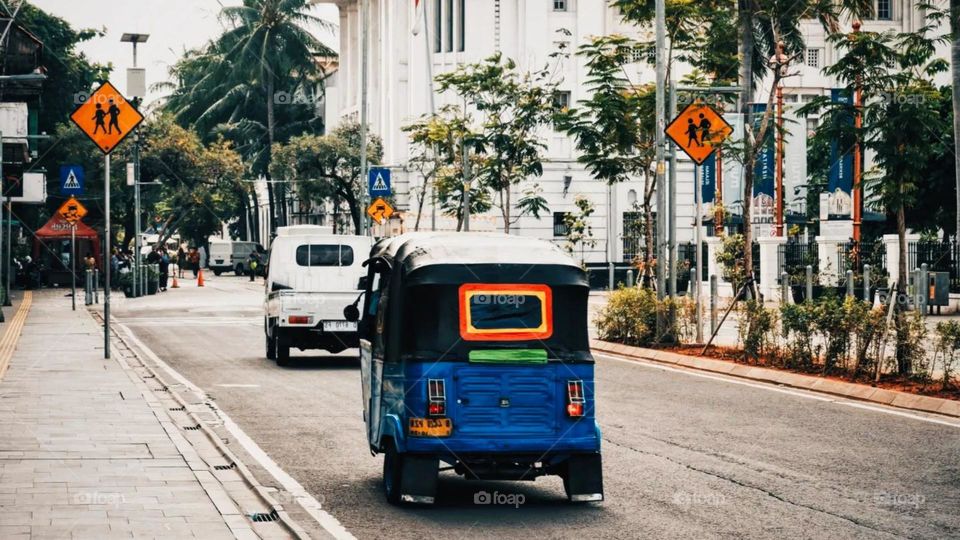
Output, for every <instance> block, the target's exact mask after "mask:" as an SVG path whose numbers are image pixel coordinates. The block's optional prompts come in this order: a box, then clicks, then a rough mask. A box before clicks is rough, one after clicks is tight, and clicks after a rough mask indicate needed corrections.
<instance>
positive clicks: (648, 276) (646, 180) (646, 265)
mask: <svg viewBox="0 0 960 540" xmlns="http://www.w3.org/2000/svg"><path fill="white" fill-rule="evenodd" d="M656 183H657V177H656V176H654V177H653V182H651V181H650V171H649V170H645V171H644V173H643V226H644V229H645V230H644V237H645V238H644V243H645V248H644V252H643V280H642V282H643V284H644V285H645V286H649V285H650V284H651V283H653V282H654V276H653V261H654V258H655V257H656V254H655V253H654V249H656V248H655V242H654V239H653V204H651V203H652V202H653V194H654V191H655V189H656ZM660 234H663V233H662V232H661V233H660Z"/></svg>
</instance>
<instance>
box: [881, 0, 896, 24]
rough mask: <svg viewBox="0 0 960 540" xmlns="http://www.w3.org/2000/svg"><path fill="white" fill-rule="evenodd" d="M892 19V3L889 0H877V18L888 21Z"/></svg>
mask: <svg viewBox="0 0 960 540" xmlns="http://www.w3.org/2000/svg"><path fill="white" fill-rule="evenodd" d="M891 19H893V5H892V2H891V1H890V0H877V20H880V21H889V20H891Z"/></svg>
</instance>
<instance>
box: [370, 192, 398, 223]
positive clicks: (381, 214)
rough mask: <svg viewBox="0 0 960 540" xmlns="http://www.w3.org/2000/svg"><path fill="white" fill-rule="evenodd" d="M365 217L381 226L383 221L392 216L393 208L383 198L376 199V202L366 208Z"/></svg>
mask: <svg viewBox="0 0 960 540" xmlns="http://www.w3.org/2000/svg"><path fill="white" fill-rule="evenodd" d="M367 215H369V216H370V217H372V218H373V220H374V221H376V222H377V223H379V224H382V223H383V220H385V219H390V216H392V215H393V207H392V206H390V203H388V202H387V201H385V200H384V199H383V197H377V200H375V201H373V203H372V204H371V205H370V206H369V207H367Z"/></svg>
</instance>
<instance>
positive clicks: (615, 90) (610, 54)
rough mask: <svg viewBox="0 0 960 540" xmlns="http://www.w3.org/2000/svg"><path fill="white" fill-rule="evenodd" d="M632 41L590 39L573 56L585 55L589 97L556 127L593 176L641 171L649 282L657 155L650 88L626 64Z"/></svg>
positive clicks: (620, 177)
mask: <svg viewBox="0 0 960 540" xmlns="http://www.w3.org/2000/svg"><path fill="white" fill-rule="evenodd" d="M635 48H636V43H635V42H634V41H632V40H630V39H629V38H626V37H624V36H621V35H610V36H601V37H595V38H592V39H591V40H590V41H589V42H588V43H585V44H584V45H581V46H580V48H579V50H578V51H577V56H579V57H582V58H584V59H585V60H586V66H587V89H588V90H589V92H590V97H589V98H588V99H585V100H581V101H579V102H578V103H577V105H576V106H575V107H574V108H571V109H569V110H565V111H560V113H558V114H557V126H558V128H559V129H560V130H561V131H564V132H566V133H568V134H569V135H571V136H573V138H574V140H575V141H576V148H577V150H578V156H577V161H579V162H580V163H583V164H584V165H585V166H586V167H587V170H589V171H590V173H591V174H592V175H593V177H594V178H596V179H597V180H601V181H603V182H605V183H607V184H618V183H620V182H623V181H626V180H629V179H631V178H634V177H636V176H637V175H642V176H643V178H644V190H643V191H644V196H643V200H642V205H641V206H642V209H643V212H644V221H645V225H646V231H645V234H644V236H645V239H646V245H645V249H644V260H643V262H644V264H643V269H644V270H643V271H644V278H645V279H644V281H645V282H650V281H651V280H650V277H651V273H652V271H653V268H654V264H653V258H654V257H655V253H654V246H653V206H652V201H653V195H654V192H655V189H656V176H655V175H653V174H652V165H653V162H654V160H655V158H656V154H655V136H654V129H655V127H654V126H655V116H654V105H655V102H654V97H655V96H654V91H653V87H652V86H649V85H648V86H644V87H641V88H637V87H635V86H634V84H633V83H632V82H631V81H630V79H629V78H628V77H627V72H626V70H625V69H624V66H625V65H626V64H628V63H630V62H631V61H632V51H633V50H635Z"/></svg>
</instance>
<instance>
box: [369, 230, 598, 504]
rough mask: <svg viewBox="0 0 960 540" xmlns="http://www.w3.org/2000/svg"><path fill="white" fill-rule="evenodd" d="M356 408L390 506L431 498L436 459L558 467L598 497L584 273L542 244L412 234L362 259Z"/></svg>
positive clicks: (575, 488) (490, 469)
mask: <svg viewBox="0 0 960 540" xmlns="http://www.w3.org/2000/svg"><path fill="white" fill-rule="evenodd" d="M365 264H366V265H367V266H368V275H367V279H366V280H365V282H366V286H367V290H366V294H365V295H364V305H363V310H362V312H361V313H360V314H359V316H360V333H361V346H360V349H361V353H360V357H361V373H362V383H363V414H364V420H365V421H366V428H367V437H368V441H369V444H370V450H371V452H372V453H373V454H378V453H382V454H384V462H383V484H384V490H385V491H386V496H387V500H388V501H390V502H391V503H394V504H398V503H420V504H431V503H433V502H434V500H435V497H436V492H437V480H438V479H437V475H438V473H439V470H440V463H441V462H443V463H445V464H447V466H449V467H450V468H452V470H454V471H456V472H457V473H459V474H461V475H463V476H465V477H466V478H468V479H483V480H534V479H535V478H537V477H538V476H543V475H559V476H561V477H562V478H563V485H564V488H565V490H566V493H567V497H568V499H569V500H570V501H574V502H587V501H601V500H603V472H602V466H601V458H600V428H599V426H598V424H597V422H596V418H595V415H594V412H595V399H594V396H595V394H594V390H595V386H594V375H593V373H594V360H593V356H592V355H591V353H590V344H589V337H588V333H587V299H588V295H589V287H588V285H587V279H586V275H585V273H584V271H583V270H582V269H581V268H580V266H578V265H577V264H576V263H575V262H574V261H573V260H572V259H571V258H570V257H569V256H567V254H565V253H564V252H563V251H561V250H560V249H559V248H558V247H556V246H555V245H553V244H550V243H548V242H543V241H540V240H536V239H531V238H523V237H517V236H507V235H501V234H472V233H412V234H406V235H402V236H397V237H394V238H388V239H384V240H381V241H380V242H378V243H377V244H375V245H374V247H373V249H372V251H371V256H370V259H369V260H367V262H366V263H365Z"/></svg>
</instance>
